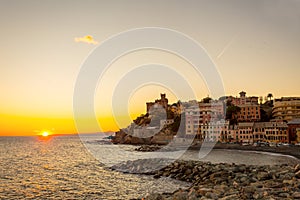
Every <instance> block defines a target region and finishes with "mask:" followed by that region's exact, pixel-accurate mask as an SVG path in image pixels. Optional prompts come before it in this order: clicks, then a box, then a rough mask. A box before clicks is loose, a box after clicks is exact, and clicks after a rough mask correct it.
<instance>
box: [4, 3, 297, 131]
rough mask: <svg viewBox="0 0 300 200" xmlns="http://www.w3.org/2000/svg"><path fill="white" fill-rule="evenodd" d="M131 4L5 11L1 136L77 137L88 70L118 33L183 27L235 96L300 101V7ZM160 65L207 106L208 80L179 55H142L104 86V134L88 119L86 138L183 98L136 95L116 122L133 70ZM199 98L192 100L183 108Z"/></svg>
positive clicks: (130, 58)
mask: <svg viewBox="0 0 300 200" xmlns="http://www.w3.org/2000/svg"><path fill="white" fill-rule="evenodd" d="M129 2H130V3H129ZM129 2H124V1H121V0H120V1H119V0H116V1H106V0H99V1H90V2H89V3H86V1H80V0H79V1H58V0H44V1H43V3H40V2H39V1H35V0H27V1H15V0H11V1H3V2H2V3H1V7H0V13H1V16H2V17H1V18H0V26H1V33H0V43H1V45H0V54H1V59H0V91H1V93H0V99H1V104H0V135H36V134H38V133H39V132H40V131H42V130H51V131H52V132H53V133H55V134H61V133H62V134H64V133H76V127H75V122H74V120H73V91H74V85H75V83H76V78H77V76H78V73H79V71H80V69H81V66H82V63H83V62H84V61H85V59H86V58H87V57H88V55H89V54H90V53H91V52H93V50H94V49H95V48H96V47H97V45H101V44H102V42H103V41H105V40H107V39H108V38H109V37H111V36H112V35H115V34H117V33H120V32H123V31H126V30H129V29H134V28H141V27H162V28H168V29H173V30H176V31H179V32H181V33H183V34H186V35H188V36H189V37H191V38H193V39H194V40H195V41H197V42H198V43H200V44H201V45H202V46H203V48H204V49H205V50H206V52H207V54H208V56H209V57H210V58H211V59H212V60H213V62H214V63H215V65H216V68H217V70H218V72H219V74H220V76H221V78H222V81H223V85H224V88H225V92H226V94H229V95H233V96H237V95H238V93H239V92H240V91H241V90H244V91H246V92H247V95H249V96H250V95H255V96H266V95H267V94H268V93H270V92H271V93H273V95H274V97H277V98H279V97H281V96H299V95H300V94H299V92H300V91H299V85H300V79H299V74H300V67H299V63H300V57H299V52H300V45H299V44H300V38H299V35H300V26H299V18H300V12H299V9H300V1H294V0H265V1H248V0H240V1H235V0H228V1H217V0H211V1H188V2H185V1H168V0H166V1H161V0H153V1H151V2H149V1H146V0H132V1H129ZM150 62H151V63H159V64H162V65H166V66H170V67H172V69H174V71H177V72H178V73H179V74H181V75H182V76H184V77H185V80H187V81H188V82H189V83H190V84H191V85H192V86H193V89H194V90H195V93H196V95H195V96H196V98H197V99H201V98H203V97H206V96H207V95H210V93H209V91H208V89H207V88H206V86H205V84H204V80H202V78H201V77H200V78H199V77H197V74H196V73H194V71H193V70H191V68H190V67H191V66H190V65H189V64H188V63H187V62H186V61H184V60H182V59H180V58H179V57H177V56H174V55H172V54H170V53H167V52H162V51H147V50H143V51H138V52H133V53H131V54H128V55H126V56H123V57H121V58H119V59H118V60H116V61H115V62H114V63H112V65H111V66H110V68H109V70H107V72H106V75H105V76H104V77H102V79H101V80H100V81H99V88H97V90H96V91H95V99H94V100H95V114H96V116H97V119H98V121H99V122H100V126H101V127H102V130H101V129H98V128H95V127H89V122H88V120H85V121H86V129H85V132H94V131H109V130H113V131H115V130H117V129H118V127H120V126H121V127H123V126H125V125H126V124H127V123H129V122H130V119H131V118H133V117H134V116H136V115H138V114H139V113H143V112H145V101H152V100H155V99H157V98H159V95H160V93H161V92H166V93H167V96H168V98H169V100H170V102H176V101H177V100H178V99H177V98H176V97H175V96H176V95H174V94H172V92H173V91H174V90H175V88H159V87H157V85H153V86H147V87H145V88H144V89H143V88H139V87H138V86H137V88H135V90H133V91H129V93H130V94H131V98H130V99H124V102H125V103H128V102H129V106H128V112H123V113H117V118H114V117H113V116H112V111H111V105H110V103H111V102H112V101H111V99H112V94H113V89H114V87H115V86H116V84H117V83H118V82H119V81H120V80H121V79H122V77H123V76H124V74H126V73H127V72H129V71H130V70H132V69H133V67H136V66H139V65H143V64H149V63H150ZM164 76H165V75H162V74H159V73H158V74H157V77H161V78H162V79H163V78H164ZM101 83H102V85H101ZM101 86H104V88H101ZM178 86H180V84H178ZM100 89H102V90H100ZM103 91H104V92H103ZM190 98H191V97H190V96H189V95H186V96H185V97H184V99H183V100H189V99H190ZM214 98H217V97H214ZM121 100H122V99H121ZM120 110H121V109H120Z"/></svg>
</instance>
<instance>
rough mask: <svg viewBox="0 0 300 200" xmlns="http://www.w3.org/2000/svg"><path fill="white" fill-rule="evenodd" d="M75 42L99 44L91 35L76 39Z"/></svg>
mask: <svg viewBox="0 0 300 200" xmlns="http://www.w3.org/2000/svg"><path fill="white" fill-rule="evenodd" d="M74 40H75V42H84V43H88V44H94V45H96V44H98V42H97V41H96V40H95V39H94V38H93V36H91V35H86V36H84V37H76V38H74Z"/></svg>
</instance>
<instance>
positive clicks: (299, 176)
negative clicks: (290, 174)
mask: <svg viewBox="0 0 300 200" xmlns="http://www.w3.org/2000/svg"><path fill="white" fill-rule="evenodd" d="M295 177H296V178H299V179H300V170H299V171H297V172H296V173H295Z"/></svg>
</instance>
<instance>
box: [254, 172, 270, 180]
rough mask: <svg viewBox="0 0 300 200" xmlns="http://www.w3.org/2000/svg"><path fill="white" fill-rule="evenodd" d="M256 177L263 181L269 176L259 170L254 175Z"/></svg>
mask: <svg viewBox="0 0 300 200" xmlns="http://www.w3.org/2000/svg"><path fill="white" fill-rule="evenodd" d="M256 177H257V179H258V180H259V181H263V180H268V179H270V176H269V174H268V173H267V172H259V173H258V174H257V175H256Z"/></svg>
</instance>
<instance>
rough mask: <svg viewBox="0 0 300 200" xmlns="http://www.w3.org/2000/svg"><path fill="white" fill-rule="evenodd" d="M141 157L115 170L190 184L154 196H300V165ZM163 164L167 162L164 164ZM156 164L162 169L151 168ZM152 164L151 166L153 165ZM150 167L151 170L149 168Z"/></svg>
mask: <svg viewBox="0 0 300 200" xmlns="http://www.w3.org/2000/svg"><path fill="white" fill-rule="evenodd" d="M164 161H165V162H166V163H162V162H161V159H139V160H135V161H128V162H125V163H123V164H119V165H115V166H113V167H112V168H111V169H112V170H116V171H120V172H123V173H130V174H145V175H151V176H153V177H154V178H156V179H159V178H162V177H168V178H172V179H175V180H178V181H184V182H187V183H190V184H191V186H190V187H189V188H187V189H182V188H179V189H177V190H176V191H174V192H173V193H151V194H148V195H146V196H145V197H144V198H142V199H144V200H146V199H147V200H154V199H162V200H164V199H165V200H167V199H186V200H187V199H223V200H229V199H230V200H231V199H233V200H238V199H300V164H297V165H288V164H283V165H274V166H269V165H266V166H258V165H244V164H228V163H218V164H213V163H210V162H202V161H191V160H189V161H187V160H176V161H174V162H171V163H169V164H167V162H168V160H164ZM161 164H163V165H164V164H167V165H165V166H163V167H161V166H162V165H161ZM153 165H157V166H160V167H161V168H159V169H156V170H151V167H152V166H153ZM149 167H150V168H149ZM148 170H149V171H148Z"/></svg>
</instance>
